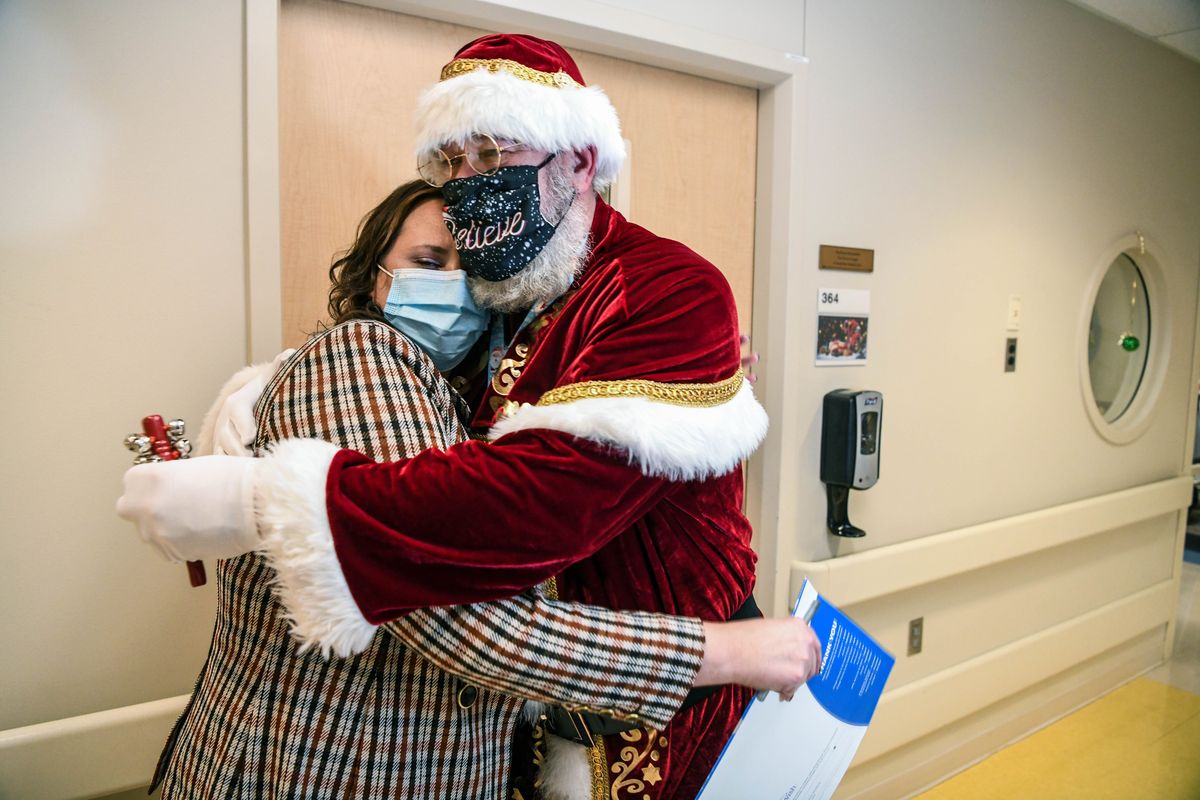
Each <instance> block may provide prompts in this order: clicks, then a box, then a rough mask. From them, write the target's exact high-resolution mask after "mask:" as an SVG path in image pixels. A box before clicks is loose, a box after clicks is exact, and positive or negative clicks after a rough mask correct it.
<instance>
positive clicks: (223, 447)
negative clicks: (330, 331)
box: [210, 349, 296, 456]
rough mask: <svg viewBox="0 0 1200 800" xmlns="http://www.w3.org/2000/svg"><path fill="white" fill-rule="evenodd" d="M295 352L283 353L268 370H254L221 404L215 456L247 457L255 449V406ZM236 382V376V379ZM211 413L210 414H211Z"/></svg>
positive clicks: (214, 427) (264, 368) (214, 446)
mask: <svg viewBox="0 0 1200 800" xmlns="http://www.w3.org/2000/svg"><path fill="white" fill-rule="evenodd" d="M294 352H296V351H295V349H290V350H284V351H283V352H282V353H280V354H279V355H277V356H275V359H274V360H273V361H271V364H270V366H269V367H264V366H263V365H259V366H258V367H253V368H252V369H253V370H254V374H253V377H251V378H250V379H249V380H248V381H246V383H245V384H244V385H243V386H242V387H241V388H240V389H238V390H237V391H236V392H233V393H231V394H230V395H228V396H227V397H225V399H224V400H219V401H218V402H219V403H220V408H218V409H217V414H216V419H215V420H214V421H213V429H212V432H213V433H212V436H213V439H212V442H213V445H212V447H213V449H212V452H213V453H214V454H216V455H227V456H248V455H250V452H251V450H250V448H251V447H253V445H254V437H255V435H256V434H257V432H258V426H257V425H256V424H255V421H254V404H255V403H257V402H258V398H259V395H261V394H262V393H263V389H265V388H267V382H268V381H269V380H271V378H272V377H274V375H275V373H276V372H278V371H279V367H280V366H281V365H282V364H283V362H284V361H287V359H288V358H290V357H291V355H292V353H294ZM235 379H236V376H235ZM210 413H211V412H210Z"/></svg>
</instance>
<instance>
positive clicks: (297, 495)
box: [254, 439, 376, 658]
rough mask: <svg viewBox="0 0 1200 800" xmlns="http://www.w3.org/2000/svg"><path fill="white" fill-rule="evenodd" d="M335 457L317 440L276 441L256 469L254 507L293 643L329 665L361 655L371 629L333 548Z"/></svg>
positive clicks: (331, 448)
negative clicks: (328, 505)
mask: <svg viewBox="0 0 1200 800" xmlns="http://www.w3.org/2000/svg"><path fill="white" fill-rule="evenodd" d="M337 453H338V448H337V446H335V445H332V444H330V443H329V442H322V441H320V440H317V439H285V440H283V441H281V442H279V443H278V444H276V445H275V447H274V448H272V450H271V453H270V454H269V455H267V456H266V457H265V458H263V459H262V461H261V462H260V464H259V467H258V470H257V475H256V485H255V503H254V505H255V512H256V514H257V515H258V530H259V533H260V534H261V535H262V542H263V552H264V554H265V555H266V557H267V560H268V561H269V562H270V564H271V566H272V567H274V568H275V571H276V572H277V573H278V577H277V579H276V581H275V593H276V595H277V596H278V597H279V600H280V602H282V603H283V606H284V609H285V611H286V614H287V620H288V623H289V624H290V626H291V629H292V636H293V637H295V638H296V639H298V640H299V641H300V650H301V652H303V651H305V650H308V649H309V648H311V647H315V648H317V649H318V650H320V651H321V653H322V654H323V655H324V656H325V657H326V658H328V657H329V654H330V653H333V654H334V655H336V656H339V657H343V658H344V657H346V656H352V655H354V654H356V653H361V652H362V651H364V650H366V649H367V647H368V646H369V645H370V644H371V639H372V637H373V636H374V635H375V630H376V626H375V625H372V624H371V623H370V622H367V620H366V618H365V617H363V615H362V612H361V611H360V610H359V608H358V604H357V603H355V602H354V597H353V596H352V595H351V594H350V587H349V585H348V584H347V583H346V577H345V576H344V575H343V574H342V568H341V564H340V563H339V562H338V557H337V553H336V552H335V551H334V549H333V532H332V530H331V529H330V526H329V516H328V513H327V512H326V510H325V482H326V479H327V477H328V475H329V464H330V463H331V462H332V461H333V457H334V456H335V455H337Z"/></svg>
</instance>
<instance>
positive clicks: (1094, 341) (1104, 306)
mask: <svg viewBox="0 0 1200 800" xmlns="http://www.w3.org/2000/svg"><path fill="white" fill-rule="evenodd" d="M1150 312H1151V309H1150V298H1149V294H1148V293H1147V291H1146V280H1145V277H1144V276H1143V274H1142V271H1141V269H1139V268H1138V265H1137V262H1135V261H1134V259H1133V258H1132V257H1131V256H1130V255H1129V254H1128V253H1121V254H1120V255H1119V256H1117V257H1116V258H1115V259H1114V260H1113V262H1112V264H1111V265H1110V266H1109V268H1108V271H1107V272H1106V273H1105V275H1104V278H1103V280H1101V282H1100V288H1099V291H1097V292H1096V301H1095V303H1093V304H1092V322H1091V326H1090V327H1089V329H1088V375H1089V377H1090V379H1091V385H1092V398H1093V400H1094V402H1095V403H1096V410H1097V411H1099V412H1100V416H1101V418H1102V419H1103V420H1104V421H1105V422H1110V423H1111V422H1115V421H1116V420H1118V419H1120V418H1121V416H1122V415H1123V414H1124V413H1125V412H1126V411H1128V410H1129V406H1130V404H1132V403H1133V399H1134V398H1135V397H1136V396H1137V393H1138V389H1139V388H1140V387H1141V385H1142V377H1143V375H1144V374H1145V372H1146V362H1147V360H1148V356H1149V353H1150V347H1151V341H1150Z"/></svg>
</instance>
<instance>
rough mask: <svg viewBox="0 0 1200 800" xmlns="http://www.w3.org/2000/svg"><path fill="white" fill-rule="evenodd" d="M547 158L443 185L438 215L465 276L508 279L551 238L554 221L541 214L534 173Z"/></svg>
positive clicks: (539, 193) (546, 162)
mask: <svg viewBox="0 0 1200 800" xmlns="http://www.w3.org/2000/svg"><path fill="white" fill-rule="evenodd" d="M552 158H554V155H553V154H551V155H550V156H548V157H547V158H546V160H545V161H543V162H542V163H541V164H538V165H537V166H536V167H535V166H528V165H527V166H518V167H501V168H500V169H499V170H497V171H496V173H495V174H494V175H472V176H471V177H469V178H457V179H455V180H452V181H447V182H446V185H445V186H443V187H442V197H443V198H445V200H446V210H445V211H444V212H443V213H442V218H443V219H445V220H446V227H448V228H449V229H450V235H451V236H453V237H454V246H455V247H456V248H458V257H459V260H460V261H461V262H462V266H463V269H464V270H466V272H467V274H468V275H477V276H479V277H480V278H483V279H484V280H485V281H502V280H504V279H505V278H511V277H512V276H513V275H516V274H517V273H518V272H520V271H521V270H523V269H524V268H525V267H526V266H528V265H529V262H530V261H532V260H533V259H534V257H535V256H536V255H537V254H538V253H540V252H542V249H543V248H544V247H545V246H546V243H547V242H549V241H550V237H551V236H553V235H554V231H555V230H557V229H558V224H557V223H555V224H554V225H551V224H550V223H549V222H547V221H546V218H545V217H543V216H542V197H541V192H540V190H539V189H538V172H539V171H540V170H541V168H542V167H544V166H546V165H547V164H549V163H550V159H552ZM564 216H565V214H564ZM559 222H562V220H561V219H560V220H559Z"/></svg>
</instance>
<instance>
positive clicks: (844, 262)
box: [820, 244, 875, 272]
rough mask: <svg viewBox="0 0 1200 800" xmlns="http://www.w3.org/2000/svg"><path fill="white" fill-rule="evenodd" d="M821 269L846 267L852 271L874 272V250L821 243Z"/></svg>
mask: <svg viewBox="0 0 1200 800" xmlns="http://www.w3.org/2000/svg"><path fill="white" fill-rule="evenodd" d="M820 263H821V269H846V270H850V271H852V272H874V271H875V251H874V250H864V249H863V248H861V247H835V246H834V245H831V244H823V245H821V256H820Z"/></svg>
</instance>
